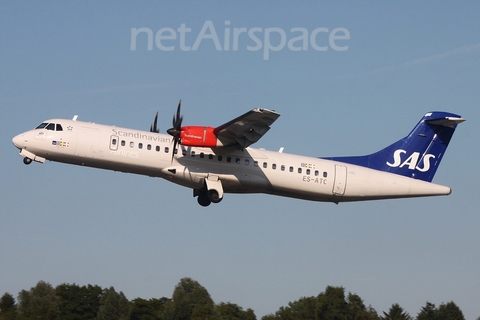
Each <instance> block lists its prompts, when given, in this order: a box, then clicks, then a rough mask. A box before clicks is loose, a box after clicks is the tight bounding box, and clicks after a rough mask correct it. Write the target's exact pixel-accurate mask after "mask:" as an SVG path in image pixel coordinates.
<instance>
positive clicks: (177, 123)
mask: <svg viewBox="0 0 480 320" xmlns="http://www.w3.org/2000/svg"><path fill="white" fill-rule="evenodd" d="M181 106H182V99H180V101H179V102H178V106H177V112H176V113H174V114H173V118H172V128H170V129H168V130H167V133H168V134H169V135H171V136H172V137H173V150H172V160H171V162H173V157H174V155H175V149H176V148H177V144H178V145H181V144H182V143H181V141H180V133H181V131H182V121H183V116H182V115H181V112H180V108H181Z"/></svg>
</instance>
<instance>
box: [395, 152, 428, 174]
mask: <svg viewBox="0 0 480 320" xmlns="http://www.w3.org/2000/svg"><path fill="white" fill-rule="evenodd" d="M406 153H407V151H405V150H402V149H398V150H396V151H395V152H394V153H393V163H390V162H387V165H389V166H390V167H392V168H397V167H399V168H403V167H404V166H408V169H410V170H415V169H417V170H418V171H421V172H426V171H428V170H430V159H435V156H434V155H433V154H426V155H425V156H424V157H423V159H420V160H421V161H420V163H419V157H420V152H414V153H412V155H411V156H410V157H408V158H407V159H405V160H402V154H406Z"/></svg>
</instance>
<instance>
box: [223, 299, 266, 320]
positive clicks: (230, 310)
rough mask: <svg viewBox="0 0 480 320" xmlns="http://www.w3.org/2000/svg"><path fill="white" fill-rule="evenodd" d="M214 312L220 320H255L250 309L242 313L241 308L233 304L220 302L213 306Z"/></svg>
mask: <svg viewBox="0 0 480 320" xmlns="http://www.w3.org/2000/svg"><path fill="white" fill-rule="evenodd" d="M215 311H216V313H217V315H218V319H220V320H256V319H257V317H256V316H255V313H254V312H253V310H252V309H247V310H246V311H244V310H243V309H242V307H240V306H238V305H236V304H234V303H230V302H227V303H224V302H221V303H220V304H218V305H217V306H215Z"/></svg>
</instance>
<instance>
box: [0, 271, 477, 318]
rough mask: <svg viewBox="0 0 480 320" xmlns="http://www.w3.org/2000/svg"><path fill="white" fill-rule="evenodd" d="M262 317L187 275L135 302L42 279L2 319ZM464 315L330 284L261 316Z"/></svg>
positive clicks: (2, 306) (5, 305)
mask: <svg viewBox="0 0 480 320" xmlns="http://www.w3.org/2000/svg"><path fill="white" fill-rule="evenodd" d="M27 319H28V320H57V319H58V320H60V319H61V320H83V319H85V320H87V319H88V320H200V319H208V320H237V319H238V320H256V319H257V317H256V316H255V313H254V311H253V310H252V309H247V310H244V309H243V308H242V307H240V306H238V305H237V304H234V303H231V302H227V303H224V302H221V303H218V304H215V303H214V301H213V300H212V298H211V297H210V294H209V293H208V291H207V289H205V288H204V287H203V286H201V285H200V284H199V283H198V282H197V281H195V280H192V279H190V278H183V279H181V280H180V282H179V283H178V284H177V285H176V286H175V289H174V291H173V294H172V297H171V298H166V297H163V298H160V299H157V298H152V299H149V300H145V299H142V298H136V299H134V300H132V301H129V300H128V299H127V298H126V297H125V295H124V294H123V293H122V292H121V291H120V292H117V291H116V290H115V289H114V288H113V287H110V288H107V289H102V288H101V287H99V286H97V285H95V286H92V285H88V286H79V285H76V284H61V285H58V286H57V287H55V288H54V287H53V286H52V285H50V284H49V283H46V282H44V281H40V282H38V283H37V285H36V286H35V287H32V288H31V289H30V290H22V291H21V292H20V293H19V294H18V296H17V299H16V300H15V298H14V297H13V296H12V295H11V294H10V293H8V292H7V293H5V294H4V295H3V296H2V297H1V298H0V320H27ZM297 319H298V320H300V319H312V320H314V319H315V320H324V319H325V320H371V319H372V320H464V319H465V318H464V316H463V313H462V311H461V310H460V308H459V307H458V306H457V305H456V304H455V303H454V302H448V303H442V304H441V305H440V306H439V307H436V306H435V305H434V304H432V303H430V302H427V303H426V304H425V306H424V307H422V308H421V310H420V312H419V313H418V315H417V316H416V317H415V318H414V317H412V316H410V315H409V314H408V313H406V312H405V311H404V310H403V309H402V307H400V306H399V305H398V304H393V305H392V306H391V308H390V309H389V310H388V311H387V312H383V314H382V315H378V314H377V312H376V311H375V309H373V308H372V307H371V306H368V307H367V306H365V304H364V302H363V300H362V299H361V298H360V297H359V296H358V295H357V294H352V293H348V294H347V295H346V296H345V289H344V288H342V287H332V286H328V287H327V288H326V290H325V292H321V293H320V294H319V295H318V296H312V297H302V298H300V299H299V300H297V301H294V302H289V303H288V305H287V306H285V307H281V308H280V309H279V310H278V311H276V312H275V313H272V314H269V315H266V316H263V317H262V318H261V320H297ZM477 320H480V317H479V318H478V319H477Z"/></svg>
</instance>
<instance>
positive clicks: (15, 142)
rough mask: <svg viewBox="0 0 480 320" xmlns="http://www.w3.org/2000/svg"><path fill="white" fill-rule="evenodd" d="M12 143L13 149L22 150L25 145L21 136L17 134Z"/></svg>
mask: <svg viewBox="0 0 480 320" xmlns="http://www.w3.org/2000/svg"><path fill="white" fill-rule="evenodd" d="M12 142H13V145H14V146H15V147H17V148H18V149H22V147H23V146H24V144H25V139H24V138H23V134H19V135H18V136H15V137H13V139H12Z"/></svg>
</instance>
